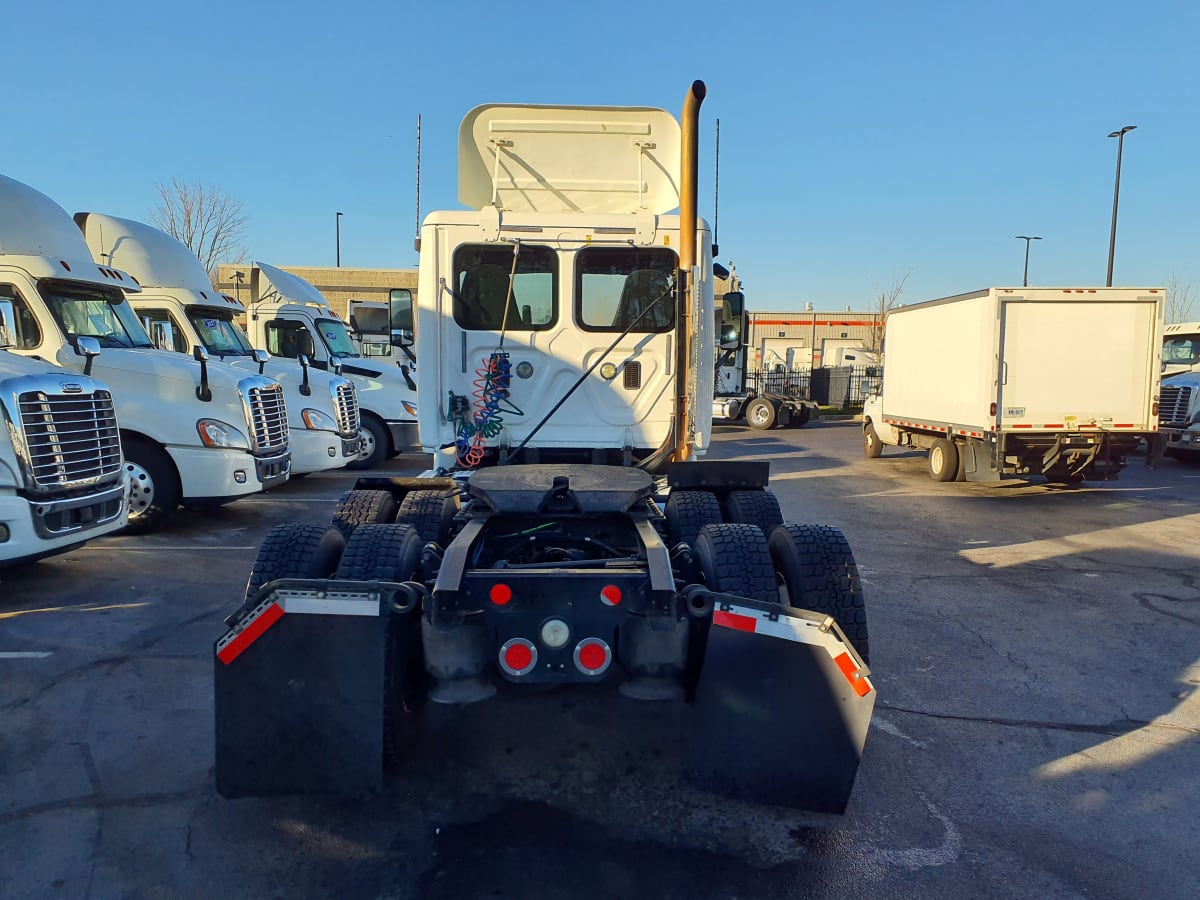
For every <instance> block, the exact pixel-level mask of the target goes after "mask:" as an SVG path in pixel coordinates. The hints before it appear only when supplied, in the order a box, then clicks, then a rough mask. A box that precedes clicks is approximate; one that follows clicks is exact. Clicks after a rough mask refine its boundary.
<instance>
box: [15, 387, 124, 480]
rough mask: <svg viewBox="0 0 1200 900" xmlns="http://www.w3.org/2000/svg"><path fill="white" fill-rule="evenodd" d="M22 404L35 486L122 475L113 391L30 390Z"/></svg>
mask: <svg viewBox="0 0 1200 900" xmlns="http://www.w3.org/2000/svg"><path fill="white" fill-rule="evenodd" d="M17 404H18V407H19V409H20V415H21V430H22V432H24V435H25V446H26V450H27V453H28V461H29V468H30V472H31V474H32V478H33V488H34V490H36V491H56V490H66V489H70V488H77V487H82V486H84V485H91V484H96V483H97V482H100V481H104V480H106V479H109V478H113V477H116V476H118V475H119V473H120V471H121V438H120V434H119V433H118V431H117V414H116V411H115V410H114V409H113V402H112V395H111V394H110V393H109V392H108V391H95V392H93V393H91V394H74V395H67V394H51V393H47V392H45V391H26V392H24V393H22V394H20V395H18V398H17Z"/></svg>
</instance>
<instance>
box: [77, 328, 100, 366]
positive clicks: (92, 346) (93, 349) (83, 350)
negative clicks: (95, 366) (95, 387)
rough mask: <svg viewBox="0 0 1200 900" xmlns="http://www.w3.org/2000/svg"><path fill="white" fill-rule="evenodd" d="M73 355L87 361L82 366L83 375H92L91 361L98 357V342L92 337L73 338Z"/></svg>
mask: <svg viewBox="0 0 1200 900" xmlns="http://www.w3.org/2000/svg"><path fill="white" fill-rule="evenodd" d="M75 354H76V355H77V356H82V357H84V359H85V360H87V361H86V362H85V363H84V364H83V374H84V375H89V376H90V375H91V374H92V361H93V360H94V359H95V358H96V357H97V356H99V355H100V342H99V341H98V340H96V339H95V338H94V337H77V338H75Z"/></svg>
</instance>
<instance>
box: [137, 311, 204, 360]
mask: <svg viewBox="0 0 1200 900" xmlns="http://www.w3.org/2000/svg"><path fill="white" fill-rule="evenodd" d="M138 315H139V316H140V317H141V318H143V319H149V320H150V321H151V322H152V323H153V322H167V323H169V324H170V326H171V345H172V346H171V349H172V350H174V351H175V352H176V353H191V352H192V348H191V347H189V346H188V339H187V332H186V331H184V330H183V328H181V327H180V325H179V323H178V322H177V321H175V319H174V318H172V316H171V314H170V313H169V312H168V311H167V310H165V309H141V310H138ZM146 331H147V332H150V329H149V328H147V329H146ZM150 334H151V336H153V332H150Z"/></svg>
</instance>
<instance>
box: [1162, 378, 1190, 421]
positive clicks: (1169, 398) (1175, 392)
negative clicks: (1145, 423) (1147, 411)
mask: <svg viewBox="0 0 1200 900" xmlns="http://www.w3.org/2000/svg"><path fill="white" fill-rule="evenodd" d="M1191 404H1192V389H1191V388H1190V387H1179V386H1178V385H1170V384H1164V385H1163V386H1162V387H1161V388H1159V391H1158V424H1159V425H1183V424H1186V423H1187V419H1188V408H1189V407H1190V406H1191Z"/></svg>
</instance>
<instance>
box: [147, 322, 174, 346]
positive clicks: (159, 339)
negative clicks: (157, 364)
mask: <svg viewBox="0 0 1200 900" xmlns="http://www.w3.org/2000/svg"><path fill="white" fill-rule="evenodd" d="M146 330H147V331H149V332H150V340H151V341H152V342H153V343H154V346H155V347H157V348H158V349H159V350H170V351H172V352H174V350H175V326H173V325H172V324H171V323H170V322H166V321H161V320H160V321H157V322H154V321H152V322H150V327H149V328H147V329H146Z"/></svg>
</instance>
